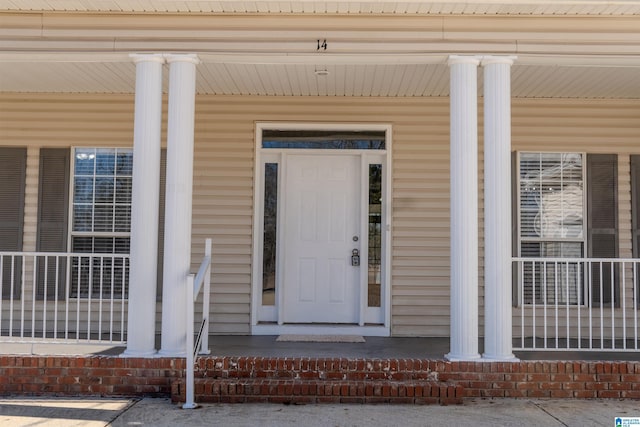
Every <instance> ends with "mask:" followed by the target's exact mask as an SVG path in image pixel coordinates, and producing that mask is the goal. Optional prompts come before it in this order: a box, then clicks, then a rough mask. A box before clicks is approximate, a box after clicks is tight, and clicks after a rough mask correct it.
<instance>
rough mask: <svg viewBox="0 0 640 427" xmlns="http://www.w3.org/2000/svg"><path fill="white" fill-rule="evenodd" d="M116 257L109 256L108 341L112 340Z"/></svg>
mask: <svg viewBox="0 0 640 427" xmlns="http://www.w3.org/2000/svg"><path fill="white" fill-rule="evenodd" d="M115 272H116V259H115V256H113V257H111V281H110V282H109V283H111V290H110V292H109V295H110V298H109V342H113V296H114V294H113V291H114V289H115V287H116V280H115V278H116V275H115Z"/></svg>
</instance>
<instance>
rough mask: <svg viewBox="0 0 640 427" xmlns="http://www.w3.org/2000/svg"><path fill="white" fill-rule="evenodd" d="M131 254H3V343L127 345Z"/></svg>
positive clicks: (0, 283) (0, 314)
mask: <svg viewBox="0 0 640 427" xmlns="http://www.w3.org/2000/svg"><path fill="white" fill-rule="evenodd" d="M128 282H129V255H128V254H90V253H54V252H0V296H1V299H0V341H4V342H82V343H91V344H93V343H96V344H124V343H125V342H126V329H127V328H126V324H127V316H126V313H127V292H128Z"/></svg>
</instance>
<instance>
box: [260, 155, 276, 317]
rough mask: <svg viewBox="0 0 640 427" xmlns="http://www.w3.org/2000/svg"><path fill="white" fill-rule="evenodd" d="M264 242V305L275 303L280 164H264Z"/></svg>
mask: <svg viewBox="0 0 640 427" xmlns="http://www.w3.org/2000/svg"><path fill="white" fill-rule="evenodd" d="M264 167H265V169H264V243H263V249H262V251H263V252H262V305H275V294H276V248H277V245H276V240H277V218H278V164H277V163H266V164H265V165H264Z"/></svg>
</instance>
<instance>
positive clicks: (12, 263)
mask: <svg viewBox="0 0 640 427" xmlns="http://www.w3.org/2000/svg"><path fill="white" fill-rule="evenodd" d="M14 280H15V256H12V257H11V282H13V281H14ZM25 288H26V286H24V275H23V276H22V277H20V338H24V323H25V322H24V310H25V306H24V304H25V299H26V298H25V295H26V294H25Z"/></svg>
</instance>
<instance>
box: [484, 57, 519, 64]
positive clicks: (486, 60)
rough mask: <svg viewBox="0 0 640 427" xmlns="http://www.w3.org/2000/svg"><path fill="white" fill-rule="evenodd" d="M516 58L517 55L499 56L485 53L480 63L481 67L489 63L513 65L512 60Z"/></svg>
mask: <svg viewBox="0 0 640 427" xmlns="http://www.w3.org/2000/svg"><path fill="white" fill-rule="evenodd" d="M516 59H518V57H517V56H500V55H495V56H494V55H487V56H483V57H482V60H481V61H480V65H482V66H483V67H484V66H486V65H491V64H506V65H513V62H514V61H515V60H516Z"/></svg>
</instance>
